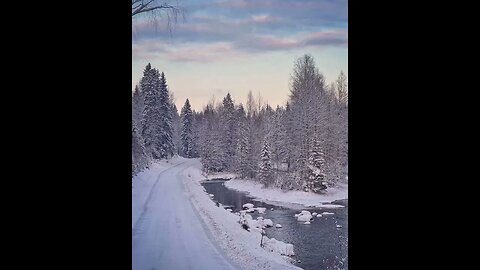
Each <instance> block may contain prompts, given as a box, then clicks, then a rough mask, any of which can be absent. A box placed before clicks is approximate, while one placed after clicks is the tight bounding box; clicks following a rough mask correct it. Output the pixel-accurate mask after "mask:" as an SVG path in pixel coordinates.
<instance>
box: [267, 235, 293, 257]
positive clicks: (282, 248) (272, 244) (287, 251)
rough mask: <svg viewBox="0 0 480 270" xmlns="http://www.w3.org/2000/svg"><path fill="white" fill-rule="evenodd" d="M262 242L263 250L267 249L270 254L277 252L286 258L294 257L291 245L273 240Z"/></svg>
mask: <svg viewBox="0 0 480 270" xmlns="http://www.w3.org/2000/svg"><path fill="white" fill-rule="evenodd" d="M263 241H265V242H264V248H265V249H267V250H268V251H270V252H277V253H279V254H282V255H287V256H292V255H295V253H294V252H293V245H292V244H285V243H284V242H282V241H278V240H277V239H275V238H271V239H269V238H267V237H264V238H263Z"/></svg>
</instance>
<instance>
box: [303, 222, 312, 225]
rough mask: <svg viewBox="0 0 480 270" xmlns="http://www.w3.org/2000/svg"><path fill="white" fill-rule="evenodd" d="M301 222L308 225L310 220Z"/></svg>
mask: <svg viewBox="0 0 480 270" xmlns="http://www.w3.org/2000/svg"><path fill="white" fill-rule="evenodd" d="M303 224H306V225H308V224H311V223H310V221H305V223H303Z"/></svg>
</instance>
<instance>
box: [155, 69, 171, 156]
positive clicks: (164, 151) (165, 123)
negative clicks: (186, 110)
mask: <svg viewBox="0 0 480 270" xmlns="http://www.w3.org/2000/svg"><path fill="white" fill-rule="evenodd" d="M157 73H158V71H157ZM157 87H158V107H159V119H158V125H159V132H158V134H157V137H158V141H159V144H160V153H161V157H162V158H168V157H172V156H173V155H174V153H175V144H174V142H173V119H172V118H173V115H172V107H171V103H170V95H169V93H168V87H167V80H166V79H165V74H164V73H163V72H162V73H161V75H160V80H159V81H158V86H157Z"/></svg>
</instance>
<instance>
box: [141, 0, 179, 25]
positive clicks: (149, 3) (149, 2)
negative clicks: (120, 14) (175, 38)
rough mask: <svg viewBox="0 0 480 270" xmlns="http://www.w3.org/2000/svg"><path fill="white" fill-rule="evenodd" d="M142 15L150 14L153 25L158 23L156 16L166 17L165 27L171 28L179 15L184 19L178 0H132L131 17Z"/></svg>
mask: <svg viewBox="0 0 480 270" xmlns="http://www.w3.org/2000/svg"><path fill="white" fill-rule="evenodd" d="M142 15H147V16H151V19H152V21H153V22H154V24H155V26H156V25H157V24H158V22H157V17H159V16H160V17H161V16H166V17H167V28H168V29H169V30H170V31H171V30H172V23H173V24H175V23H176V22H177V20H178V18H179V17H181V18H183V19H185V10H184V8H183V7H181V6H180V5H179V4H178V1H168V0H132V18H133V17H140V16H142Z"/></svg>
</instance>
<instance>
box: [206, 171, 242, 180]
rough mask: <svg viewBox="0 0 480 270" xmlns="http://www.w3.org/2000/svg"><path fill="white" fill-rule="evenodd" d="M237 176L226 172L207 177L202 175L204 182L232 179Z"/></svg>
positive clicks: (211, 174)
mask: <svg viewBox="0 0 480 270" xmlns="http://www.w3.org/2000/svg"><path fill="white" fill-rule="evenodd" d="M237 176H238V175H237V174H235V173H227V172H225V173H224V172H219V173H210V174H208V175H204V176H203V179H204V180H205V179H206V180H214V179H233V178H235V177H237Z"/></svg>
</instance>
